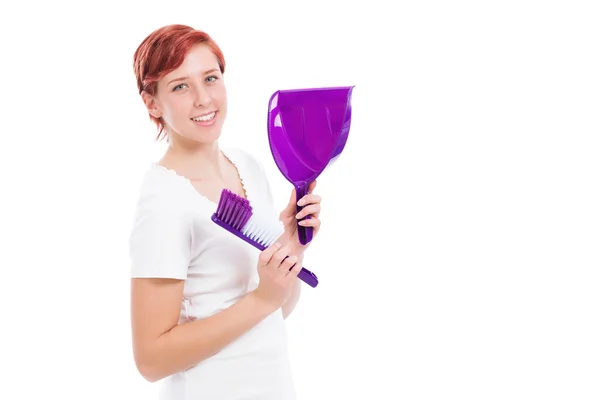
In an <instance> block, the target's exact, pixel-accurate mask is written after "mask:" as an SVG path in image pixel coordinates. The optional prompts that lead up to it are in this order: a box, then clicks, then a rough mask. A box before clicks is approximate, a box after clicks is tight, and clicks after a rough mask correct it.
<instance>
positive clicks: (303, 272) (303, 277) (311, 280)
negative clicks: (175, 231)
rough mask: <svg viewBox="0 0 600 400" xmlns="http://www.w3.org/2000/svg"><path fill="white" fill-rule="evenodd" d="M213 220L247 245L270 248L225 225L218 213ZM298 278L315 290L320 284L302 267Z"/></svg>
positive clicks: (261, 248) (260, 248)
mask: <svg viewBox="0 0 600 400" xmlns="http://www.w3.org/2000/svg"><path fill="white" fill-rule="evenodd" d="M211 219H212V221H213V222H214V223H215V224H217V225H219V226H220V227H221V228H223V229H225V230H226V231H228V232H230V233H233V234H234V235H235V236H237V237H239V238H240V239H242V240H243V241H245V242H246V243H248V244H251V245H252V246H254V247H256V248H257V249H259V250H260V251H263V250H265V249H266V248H267V247H268V246H265V245H264V244H262V243H259V242H257V241H255V240H252V239H250V238H249V237H247V236H246V235H244V234H243V233H242V232H240V231H238V230H237V229H234V228H232V227H231V226H229V225H228V224H226V223H224V222H223V221H221V220H220V219H219V218H218V217H217V214H216V213H215V214H213V215H212V217H211ZM286 258H287V257H286ZM298 278H300V280H302V281H303V282H304V283H306V284H307V285H308V286H310V287H313V288H314V287H317V285H318V284H319V279H318V278H317V276H316V275H315V274H314V273H312V272H311V271H309V270H308V269H306V268H304V267H302V269H301V270H300V272H299V273H298Z"/></svg>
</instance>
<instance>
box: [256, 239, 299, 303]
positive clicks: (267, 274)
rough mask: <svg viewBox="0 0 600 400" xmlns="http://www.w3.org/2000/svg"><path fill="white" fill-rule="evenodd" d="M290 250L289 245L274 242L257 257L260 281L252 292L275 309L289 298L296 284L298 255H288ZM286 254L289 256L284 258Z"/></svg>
mask: <svg viewBox="0 0 600 400" xmlns="http://www.w3.org/2000/svg"><path fill="white" fill-rule="evenodd" d="M290 250H291V248H290V247H289V246H282V245H281V244H279V243H274V244H272V245H271V246H269V247H267V248H266V249H265V250H263V251H262V252H261V253H260V256H259V257H258V266H257V268H258V276H259V278H260V281H259V283H258V287H257V288H256V289H254V294H255V295H256V296H258V297H259V298H260V299H261V300H262V301H264V302H266V303H267V304H269V305H270V306H272V307H275V309H278V308H279V307H281V306H282V305H283V304H285V302H286V301H287V300H288V299H289V297H290V295H291V294H292V290H293V288H294V286H295V285H296V280H297V279H298V273H299V272H300V271H301V270H302V265H301V263H300V262H298V261H299V260H298V257H296V256H289V253H290ZM287 256H289V257H288V258H287V259H285V258H286V257H287ZM284 259H285V261H284ZM294 264H295V265H294ZM292 266H293V268H292ZM290 269H291V270H290Z"/></svg>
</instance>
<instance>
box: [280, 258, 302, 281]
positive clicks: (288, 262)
mask: <svg viewBox="0 0 600 400" xmlns="http://www.w3.org/2000/svg"><path fill="white" fill-rule="evenodd" d="M296 264H298V257H297V256H289V257H288V258H286V259H285V260H283V262H282V263H281V265H280V266H279V273H280V274H282V275H284V276H285V275H287V274H288V273H289V272H290V270H291V269H292V267H293V266H294V265H296Z"/></svg>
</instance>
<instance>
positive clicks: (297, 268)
mask: <svg viewBox="0 0 600 400" xmlns="http://www.w3.org/2000/svg"><path fill="white" fill-rule="evenodd" d="M300 271H302V263H301V262H297V263H296V265H294V266H293V267H292V269H291V270H289V271H288V272H287V275H286V276H285V277H286V279H288V278H289V279H296V278H297V277H298V274H299V273H300Z"/></svg>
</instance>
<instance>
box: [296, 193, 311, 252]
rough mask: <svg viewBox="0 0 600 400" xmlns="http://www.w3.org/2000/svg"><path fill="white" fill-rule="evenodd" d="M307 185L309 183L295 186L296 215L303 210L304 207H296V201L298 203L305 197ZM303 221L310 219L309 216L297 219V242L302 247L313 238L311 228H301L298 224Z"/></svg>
mask: <svg viewBox="0 0 600 400" xmlns="http://www.w3.org/2000/svg"><path fill="white" fill-rule="evenodd" d="M309 185H310V183H301V184H299V185H297V186H296V213H299V212H300V211H301V210H302V209H303V208H304V206H299V205H298V201H300V199H301V198H303V197H304V196H306V195H307V194H308V186H309ZM304 219H310V215H307V216H305V217H304V218H302V219H299V220H298V221H297V223H298V240H299V241H300V244H302V245H306V244H308V243H309V242H310V241H311V240H312V238H313V228H312V227H311V226H302V225H300V224H299V223H300V221H302V220H304Z"/></svg>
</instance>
